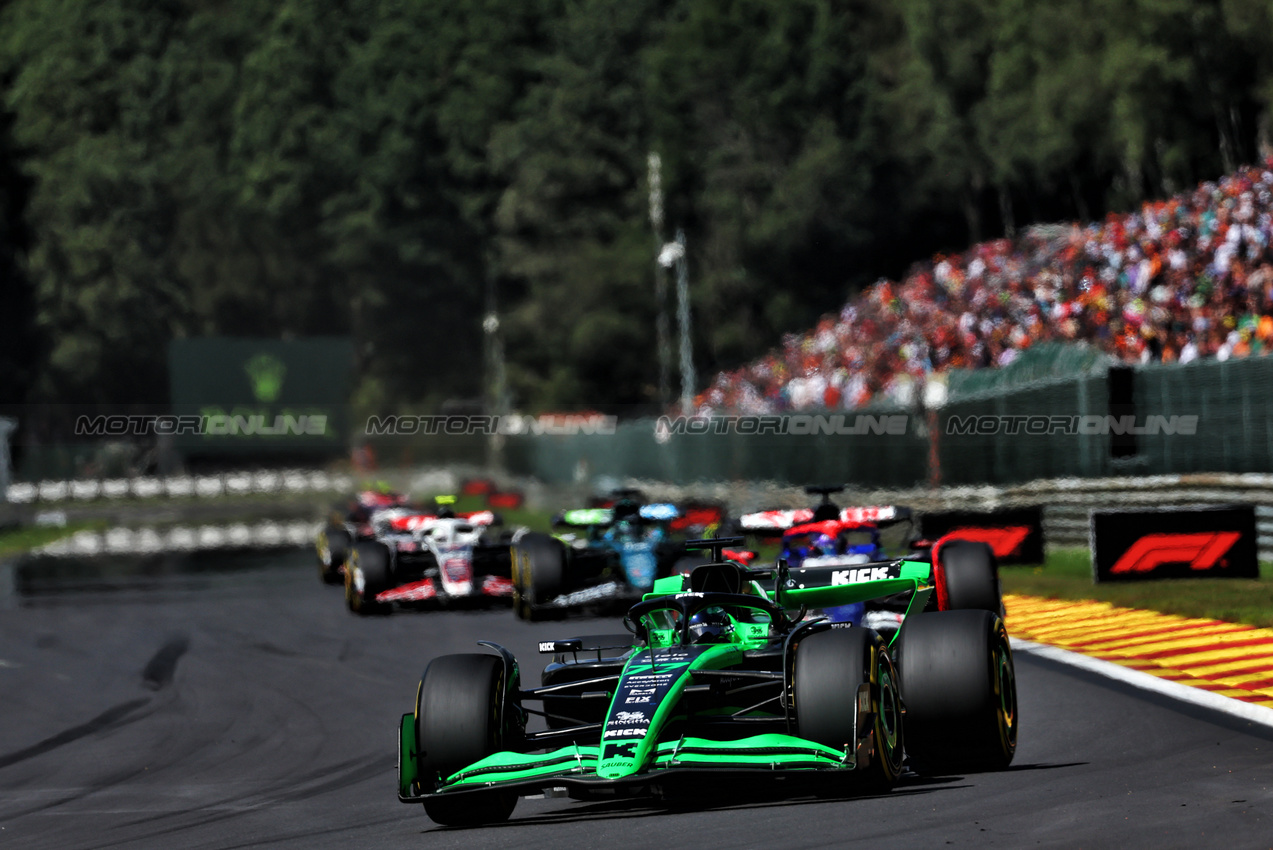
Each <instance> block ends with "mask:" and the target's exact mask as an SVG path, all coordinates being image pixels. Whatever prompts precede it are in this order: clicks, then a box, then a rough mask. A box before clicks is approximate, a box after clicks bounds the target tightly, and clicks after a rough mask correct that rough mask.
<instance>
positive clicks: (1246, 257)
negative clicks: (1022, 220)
mask: <svg viewBox="0 0 1273 850" xmlns="http://www.w3.org/2000/svg"><path fill="white" fill-rule="evenodd" d="M1271 242H1273V159H1270V160H1269V161H1267V162H1266V163H1265V164H1264V166H1263V167H1262V168H1257V167H1245V168H1242V169H1240V170H1239V171H1238V172H1237V173H1236V174H1233V175H1229V176H1226V177H1224V178H1223V179H1221V180H1219V181H1218V182H1208V183H1203V184H1201V185H1199V186H1198V187H1197V188H1196V189H1195V190H1194V191H1193V192H1189V193H1184V194H1181V195H1177V196H1175V197H1173V198H1169V199H1167V200H1162V201H1151V202H1147V203H1145V204H1143V205H1142V206H1141V208H1140V210H1138V211H1136V212H1133V213H1127V214H1121V215H1115V214H1111V215H1109V216H1107V217H1106V218H1105V220H1104V221H1103V222H1100V223H1092V224H1089V225H1087V226H1086V227H1082V226H1079V225H1078V224H1073V225H1070V226H1068V227H1065V226H1044V227H1036V228H1031V229H1029V230H1028V231H1027V232H1026V233H1025V235H1024V236H1022V237H1021V238H1019V239H1016V240H1008V239H997V240H993V241H990V242H983V243H981V244H979V245H974V246H973V247H971V248H970V249H968V250H967V251H966V252H964V253H963V254H961V255H956V256H944V255H938V256H936V257H934V258H933V259H932V261H931V262H928V263H923V264H919V265H917V266H915V267H914V268H913V269H912V270H911V272H910V273H909V274H907V275H906V276H905V278H903V279H902V280H901V281H890V280H880V281H879V282H877V283H876V284H875V285H873V286H871V287H868V288H867V289H866V290H865V291H864V292H862V293H861V294H860V295H859V296H858V297H856V298H854V299H853V300H852V301H850V302H849V303H847V304H845V305H844V307H843V308H842V309H841V310H840V313H839V315H838V316H826V317H823V319H822V320H821V321H820V322H819V323H818V325H817V327H815V328H814V329H813V330H812V331H810V332H808V333H806V334H803V335H796V334H789V335H787V336H786V337H784V339H783V341H782V347H781V349H780V350H778V351H773V352H770V353H769V354H768V355H766V356H765V357H762V358H760V359H759V360H757V361H755V362H754V363H751V364H749V365H748V366H745V367H743V368H742V369H739V370H737V371H734V372H722V373H721V374H719V375H717V376H716V379H715V381H714V382H713V383H712V385H711V386H710V387H708V388H707V390H706V391H704V392H703V393H702V394H701V395H700V396H699V397H698V399H697V403H698V407H699V409H700V412H705V413H706V412H710V411H713V410H737V411H741V412H745V413H768V412H776V411H784V410H806V409H818V408H830V409H853V408H858V407H862V406H863V405H866V404H869V403H870V402H871V401H873V400H875V399H877V398H879V397H880V396H887V397H890V398H892V399H893V400H894V401H897V402H901V403H910V402H911V401H913V400H914V398H915V393H916V390H917V388H918V387H920V386H921V385H922V383H923V382H924V380H925V378H926V376H927V375H928V374H929V373H931V372H941V371H945V370H948V369H968V368H985V367H1002V366H1007V365H1008V364H1010V363H1011V362H1012V361H1013V360H1014V359H1015V358H1016V357H1017V355H1018V354H1019V353H1020V352H1021V351H1023V350H1025V349H1027V348H1029V347H1030V346H1032V345H1035V344H1037V343H1039V342H1043V341H1048V340H1062V341H1067V342H1087V343H1089V344H1093V345H1096V346H1098V347H1099V348H1100V349H1101V350H1103V351H1105V352H1107V353H1108V354H1110V355H1111V356H1113V357H1115V358H1117V359H1119V360H1122V361H1125V362H1131V363H1149V362H1166V363H1180V364H1187V363H1191V362H1193V361H1195V360H1198V359H1201V358H1207V357H1214V358H1217V359H1221V360H1223V359H1228V358H1230V357H1233V358H1241V357H1251V356H1263V355H1266V354H1268V353H1269V351H1270V349H1273V247H1271V246H1270V243H1271Z"/></svg>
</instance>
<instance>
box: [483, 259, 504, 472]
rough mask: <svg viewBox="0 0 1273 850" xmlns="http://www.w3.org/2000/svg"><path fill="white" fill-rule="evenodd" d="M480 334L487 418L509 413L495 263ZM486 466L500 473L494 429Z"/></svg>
mask: <svg viewBox="0 0 1273 850" xmlns="http://www.w3.org/2000/svg"><path fill="white" fill-rule="evenodd" d="M482 333H483V335H484V337H485V343H486V345H485V349H486V393H485V395H486V399H485V401H486V404H485V407H486V410H485V413H486V414H487V415H488V416H503V415H504V414H506V413H507V412H508V410H507V407H508V381H507V375H506V373H505V370H504V340H503V337H501V336H500V332H499V309H498V304H497V303H496V297H495V270H494V262H493V261H492V260H491V259H490V258H488V259H487V264H486V315H485V316H483V317H482ZM487 448H488V453H487V465H488V466H490V467H491V468H492V469H495V470H499V469H502V467H503V460H504V435H503V434H502V433H500V429H499V428H496V429H495V430H494V432H493V433H492V434H491V438H490V441H489V443H488V444H487Z"/></svg>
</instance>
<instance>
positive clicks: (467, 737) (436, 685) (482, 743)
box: [416, 654, 519, 826]
mask: <svg viewBox="0 0 1273 850" xmlns="http://www.w3.org/2000/svg"><path fill="white" fill-rule="evenodd" d="M503 670H504V665H503V663H502V662H501V661H500V659H498V658H496V657H494V656H492V655H480V654H466V655H443V656H441V657H440V658H436V659H434V660H433V661H432V662H431V663H430V664H429V666H428V667H427V668H426V669H425V671H424V676H423V678H421V679H420V690H419V692H418V695H417V698H416V741H417V746H418V748H419V751H420V757H419V768H420V780H421V783H422V785H423V786H424V787H423V788H422V790H423V791H425V792H429V791H432V790H433V788H434V787H436V783H437V782H440V781H442V780H445V779H446V778H447V777H449V776H451V775H452V774H453V773H455V772H456V771H458V770H461V769H462V768H465V767H467V766H468V765H470V764H472V763H473V762H476V761H479V760H481V759H484V758H486V757H487V756H489V755H491V754H492V753H496V752H499V751H500V750H503V749H506V748H507V747H509V746H515V745H516V743H517V741H516V740H514V739H516V738H517V737H518V731H519V730H518V729H517V728H516V722H515V718H513V717H511V716H509V714H508V712H506V707H507V706H506V704H505V699H506V697H507V694H505V693H504V687H505V685H504V681H503ZM513 687H514V688H516V687H517V684H516V682H514V683H513ZM516 805H517V794H516V793H514V792H509V791H474V792H468V793H464V794H457V795H455V796H448V795H446V794H441V795H438V796H436V797H430V798H428V799H426V800H425V801H424V811H425V813H426V814H427V815H428V816H429V817H430V818H431V819H432V820H433V821H434V822H436V823H440V824H442V825H444V826H473V825H476V824H482V823H500V822H503V821H506V820H508V818H509V816H510V815H512V813H513V808H514V807H515V806H516Z"/></svg>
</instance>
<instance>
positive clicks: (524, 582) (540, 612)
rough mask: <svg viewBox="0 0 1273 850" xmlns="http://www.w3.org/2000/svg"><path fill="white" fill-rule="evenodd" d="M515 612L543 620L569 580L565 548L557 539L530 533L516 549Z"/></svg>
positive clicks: (527, 617) (521, 617)
mask: <svg viewBox="0 0 1273 850" xmlns="http://www.w3.org/2000/svg"><path fill="white" fill-rule="evenodd" d="M512 558H513V612H514V613H515V614H516V615H517V618H518V619H520V620H540V619H543V617H544V615H545V614H547V613H548V608H547V605H548V603H550V602H552V600H554V599H556V598H557V596H558V595H560V593H561V589H562V586H563V585H564V583H565V579H566V547H565V546H563V545H562V542H561V541H560V540H558V539H557V538H555V537H551V536H549V535H547V534H539V533H537V532H533V531H532V532H530V533H528V534H525V535H523V536H522V538H521V540H519V541H517V543H516V544H515V545H514V546H513V554H512Z"/></svg>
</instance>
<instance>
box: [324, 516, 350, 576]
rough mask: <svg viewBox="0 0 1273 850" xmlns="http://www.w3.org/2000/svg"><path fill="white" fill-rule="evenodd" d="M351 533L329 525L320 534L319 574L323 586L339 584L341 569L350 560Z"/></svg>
mask: <svg viewBox="0 0 1273 850" xmlns="http://www.w3.org/2000/svg"><path fill="white" fill-rule="evenodd" d="M350 543H351V540H350V538H349V532H348V531H346V530H345V529H343V528H341V527H340V526H338V525H328V526H327V527H326V528H325V529H323V530H322V531H320V532H319V533H318V572H319V575H320V576H322V579H323V584H339V583H340V581H341V575H340V568H341V567H342V566H343V565H344V563H345V561H346V560H347V559H348V558H349V546H350Z"/></svg>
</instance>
